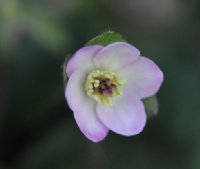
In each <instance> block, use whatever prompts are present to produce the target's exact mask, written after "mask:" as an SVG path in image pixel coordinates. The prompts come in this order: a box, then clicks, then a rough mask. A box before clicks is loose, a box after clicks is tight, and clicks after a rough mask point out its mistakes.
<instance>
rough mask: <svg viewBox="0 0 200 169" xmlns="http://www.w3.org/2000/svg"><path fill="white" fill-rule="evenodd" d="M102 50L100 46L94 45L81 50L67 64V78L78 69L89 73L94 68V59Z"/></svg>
mask: <svg viewBox="0 0 200 169" xmlns="http://www.w3.org/2000/svg"><path fill="white" fill-rule="evenodd" d="M102 48H103V47H102V46H100V45H93V46H87V47H83V48H81V49H79V50H78V51H77V52H76V53H75V54H74V55H73V57H72V58H71V59H70V60H69V62H68V63H67V68H66V73H67V76H68V77H69V76H70V75H71V74H72V73H73V72H74V71H75V70H77V69H82V70H85V71H88V70H91V69H92V68H94V64H93V57H94V56H95V55H96V54H97V53H98V52H99V51H100V50H101V49H102Z"/></svg>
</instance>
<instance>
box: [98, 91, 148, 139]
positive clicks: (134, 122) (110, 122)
mask: <svg viewBox="0 0 200 169" xmlns="http://www.w3.org/2000/svg"><path fill="white" fill-rule="evenodd" d="M97 115H98V117H99V119H100V120H101V121H102V123H103V124H104V125H105V126H106V127H108V128H109V129H110V130H112V131H114V132H116V133H118V134H121V135H124V136H132V135H136V134H138V133H140V132H141V131H142V130H143V128H144V126H145V123H146V114H145V110H144V106H143V103H142V102H141V101H140V100H139V99H138V98H137V97H136V96H134V95H133V94H131V93H129V94H126V93H124V95H123V96H121V97H119V98H116V99H115V100H114V101H113V105H112V106H103V105H101V104H98V105H97Z"/></svg>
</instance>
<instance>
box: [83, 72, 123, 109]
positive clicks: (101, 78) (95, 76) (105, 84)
mask: <svg viewBox="0 0 200 169" xmlns="http://www.w3.org/2000/svg"><path fill="white" fill-rule="evenodd" d="M124 83H125V81H122V80H120V79H119V78H118V77H117V75H116V74H115V73H113V72H107V71H101V70H95V71H93V72H91V73H90V74H89V75H88V77H87V80H86V83H85V90H86V93H87V95H88V96H90V97H92V98H93V99H95V100H96V101H97V102H99V103H102V104H104V105H109V106H111V105H112V101H113V98H114V97H116V96H121V95H122V92H121V91H120V88H121V86H123V84H124Z"/></svg>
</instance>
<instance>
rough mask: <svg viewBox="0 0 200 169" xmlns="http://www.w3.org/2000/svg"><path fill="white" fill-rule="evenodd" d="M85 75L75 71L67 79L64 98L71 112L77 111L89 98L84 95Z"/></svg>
mask: <svg viewBox="0 0 200 169" xmlns="http://www.w3.org/2000/svg"><path fill="white" fill-rule="evenodd" d="M86 77H87V75H86V73H85V72H82V71H81V70H77V71H75V72H74V73H73V74H72V75H71V76H70V78H69V80H68V83H67V86H66V88H65V98H66V99H67V102H68V105H69V107H70V108H71V109H72V110H77V109H79V108H80V107H81V106H82V105H84V103H85V101H86V100H87V99H89V97H88V96H87V95H86V93H85V88H84V86H85V80H86Z"/></svg>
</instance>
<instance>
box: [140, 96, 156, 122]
mask: <svg viewBox="0 0 200 169" xmlns="http://www.w3.org/2000/svg"><path fill="white" fill-rule="evenodd" d="M143 103H144V106H145V111H146V113H147V117H148V118H150V117H153V116H155V115H157V114H158V99H157V97H156V96H152V97H149V98H146V99H144V100H143Z"/></svg>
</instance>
